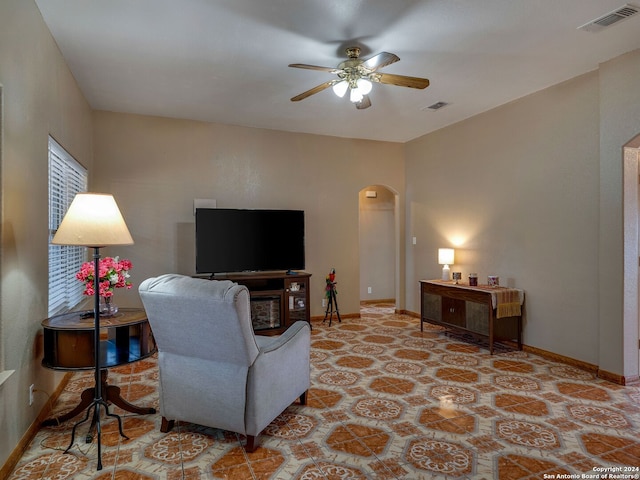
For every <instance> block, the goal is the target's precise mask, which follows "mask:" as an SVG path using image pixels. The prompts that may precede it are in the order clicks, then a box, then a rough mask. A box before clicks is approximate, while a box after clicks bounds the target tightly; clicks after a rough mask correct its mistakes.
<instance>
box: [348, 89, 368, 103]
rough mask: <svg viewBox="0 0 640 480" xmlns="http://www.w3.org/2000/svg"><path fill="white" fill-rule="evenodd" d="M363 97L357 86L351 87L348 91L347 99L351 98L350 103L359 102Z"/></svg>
mask: <svg viewBox="0 0 640 480" xmlns="http://www.w3.org/2000/svg"><path fill="white" fill-rule="evenodd" d="M363 98H364V95H363V94H362V92H361V91H360V89H359V88H352V89H351V92H350V93H349V100H351V103H358V102H361V101H362V99H363Z"/></svg>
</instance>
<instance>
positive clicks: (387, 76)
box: [371, 73, 429, 89]
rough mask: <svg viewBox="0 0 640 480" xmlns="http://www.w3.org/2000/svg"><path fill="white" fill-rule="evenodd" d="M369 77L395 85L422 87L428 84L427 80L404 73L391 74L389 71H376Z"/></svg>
mask: <svg viewBox="0 0 640 480" xmlns="http://www.w3.org/2000/svg"><path fill="white" fill-rule="evenodd" d="M371 77H372V80H373V81H375V82H380V83H387V84H390V85H397V86H399V87H410V88H420V89H423V88H427V87H428V86H429V80H428V79H426V78H420V77H407V76H406V75H393V74H391V73H376V74H374V75H372V76H371Z"/></svg>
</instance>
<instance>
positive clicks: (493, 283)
mask: <svg viewBox="0 0 640 480" xmlns="http://www.w3.org/2000/svg"><path fill="white" fill-rule="evenodd" d="M487 285H489V286H490V287H499V286H500V277H498V276H497V275H489V276H488V277H487Z"/></svg>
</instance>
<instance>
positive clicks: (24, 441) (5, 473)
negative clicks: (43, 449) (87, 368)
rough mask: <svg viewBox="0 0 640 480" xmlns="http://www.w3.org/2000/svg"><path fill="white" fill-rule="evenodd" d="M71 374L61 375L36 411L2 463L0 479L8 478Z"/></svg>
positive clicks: (47, 415) (49, 412)
mask: <svg viewBox="0 0 640 480" xmlns="http://www.w3.org/2000/svg"><path fill="white" fill-rule="evenodd" d="M72 376H73V372H67V373H65V375H64V377H62V380H61V381H60V383H59V384H58V386H57V387H56V389H55V391H54V392H53V393H52V394H51V396H50V397H49V399H48V400H47V401H46V402H45V404H44V405H43V406H42V409H41V410H40V413H38V416H37V417H36V419H35V420H34V421H33V423H32V424H31V425H30V426H29V428H28V429H27V431H26V432H25V434H24V435H23V436H22V438H21V439H20V441H19V442H18V444H17V445H16V448H14V449H13V451H12V452H11V455H9V457H8V458H7V461H6V462H4V465H2V468H0V479H2V478H9V475H10V474H11V472H12V471H13V469H14V468H16V465H17V464H18V462H19V461H20V459H21V458H22V455H24V452H25V451H26V450H27V448H28V447H29V444H30V443H31V441H32V440H33V439H34V438H35V436H36V434H37V433H38V430H40V424H41V423H42V422H44V421H45V420H46V419H47V418H48V417H49V415H50V414H51V411H52V410H53V405H54V404H55V403H56V401H57V400H58V398H59V397H60V395H61V394H62V392H63V391H64V389H65V387H66V386H67V384H68V383H69V380H71V377H72Z"/></svg>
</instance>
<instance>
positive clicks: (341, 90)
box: [332, 80, 349, 98]
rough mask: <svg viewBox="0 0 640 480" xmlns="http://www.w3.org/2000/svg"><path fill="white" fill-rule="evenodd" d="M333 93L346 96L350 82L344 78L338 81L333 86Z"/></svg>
mask: <svg viewBox="0 0 640 480" xmlns="http://www.w3.org/2000/svg"><path fill="white" fill-rule="evenodd" d="M332 88H333V93H335V94H336V95H337V96H338V97H340V98H342V97H344V94H345V93H347V89H348V88H349V84H348V83H347V82H346V81H344V80H342V81H341V82H338V83H336V84H335V85H334V86H333V87H332Z"/></svg>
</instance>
